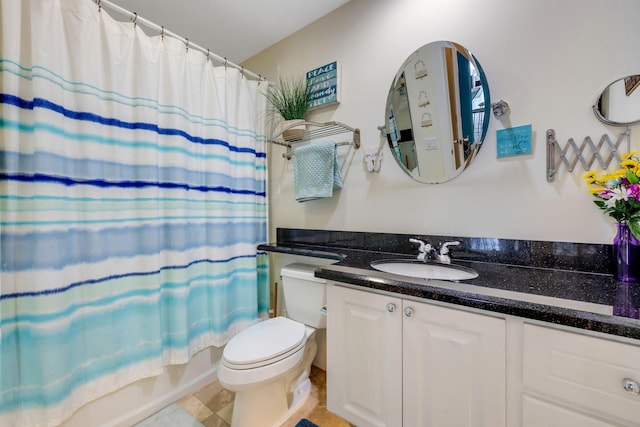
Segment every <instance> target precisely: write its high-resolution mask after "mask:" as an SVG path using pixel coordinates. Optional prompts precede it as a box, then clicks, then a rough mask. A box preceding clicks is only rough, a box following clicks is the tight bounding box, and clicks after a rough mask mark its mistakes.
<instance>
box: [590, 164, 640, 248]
mask: <svg viewBox="0 0 640 427" xmlns="http://www.w3.org/2000/svg"><path fill="white" fill-rule="evenodd" d="M620 158H621V161H620V169H618V170H616V171H614V172H611V173H607V174H603V175H601V176H598V174H597V172H596V171H590V172H588V173H587V174H585V175H584V179H585V180H586V183H587V186H589V187H590V190H589V191H590V192H591V194H593V195H594V196H595V198H596V199H595V200H594V202H595V204H596V206H598V207H599V208H600V209H602V210H603V211H604V213H606V214H607V215H609V216H611V217H612V218H613V219H615V220H616V221H617V222H619V223H626V224H627V225H628V226H629V229H630V230H631V233H633V235H634V236H635V237H636V238H637V239H640V176H639V175H638V174H639V173H640V159H639V158H638V152H637V151H632V152H630V153H627V154H623V155H622V156H620Z"/></svg>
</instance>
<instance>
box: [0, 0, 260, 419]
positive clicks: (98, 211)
mask: <svg viewBox="0 0 640 427" xmlns="http://www.w3.org/2000/svg"><path fill="white" fill-rule="evenodd" d="M1 1H2V2H1V8H0V19H1V23H0V25H1V40H0V78H1V80H0V215H1V218H0V261H1V270H0V274H1V275H0V347H1V358H0V387H1V388H0V425H1V426H3V427H4V426H53V425H56V424H59V423H61V422H62V421H63V420H64V419H66V418H68V417H69V416H70V415H71V414H72V413H73V412H74V411H75V410H77V409H78V408H79V407H80V406H82V405H83V404H85V403H87V402H88V401H90V400H92V399H95V398H97V397H100V396H103V395H105V394H107V393H109V392H111V391H114V390H117V389H119V388H121V387H123V386H124V385H127V384H129V383H132V382H134V381H136V380H138V379H141V378H145V377H150V376H154V375H157V374H159V373H160V372H161V371H162V370H163V367H164V366H166V365H169V364H182V363H186V362H187V361H188V360H189V359H190V358H191V356H193V355H194V353H196V352H198V351H199V350H202V349H203V348H205V347H208V346H222V345H224V344H225V343H226V342H227V341H228V339H230V337H231V336H233V335H234V334H235V333H237V332H238V331H239V330H241V329H242V328H244V327H246V326H247V325H248V324H250V323H252V322H254V321H256V319H258V318H259V317H261V316H265V315H266V312H267V311H268V289H267V288H268V283H267V265H266V256H265V255H264V254H259V253H257V250H256V245H257V244H258V243H261V242H264V241H265V239H266V230H267V210H266V195H265V188H266V185H265V182H266V161H265V137H264V134H265V132H264V128H265V126H264V123H263V122H264V116H265V114H264V111H265V108H266V106H265V101H264V97H263V96H262V95H261V93H260V90H261V87H260V84H259V83H258V82H256V81H249V80H248V79H246V78H244V77H243V76H242V75H241V73H240V72H239V71H237V70H236V69H232V68H228V69H226V68H225V67H223V66H220V67H215V66H214V65H213V64H212V63H211V62H210V61H208V60H207V58H206V57H205V55H203V54H201V53H200V52H197V51H194V50H189V49H187V48H186V46H185V45H184V44H183V43H182V42H180V41H178V40H175V39H172V38H168V37H164V38H162V37H160V36H159V35H158V36H154V37H149V36H147V35H145V33H144V31H143V30H142V29H141V28H139V27H136V26H135V25H134V24H133V23H131V22H124V23H122V22H117V21H116V20H114V19H113V18H112V17H111V16H110V15H109V14H108V13H107V12H106V11H105V10H102V11H100V10H99V8H98V6H97V5H96V4H94V3H93V2H91V1H90V0H1Z"/></svg>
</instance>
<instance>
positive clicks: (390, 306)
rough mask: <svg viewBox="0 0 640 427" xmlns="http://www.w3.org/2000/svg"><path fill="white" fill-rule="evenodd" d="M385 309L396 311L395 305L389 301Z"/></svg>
mask: <svg viewBox="0 0 640 427" xmlns="http://www.w3.org/2000/svg"><path fill="white" fill-rule="evenodd" d="M387 310H389V313H393V312H394V311H396V305H395V304H394V303H392V302H390V303H389V304H387Z"/></svg>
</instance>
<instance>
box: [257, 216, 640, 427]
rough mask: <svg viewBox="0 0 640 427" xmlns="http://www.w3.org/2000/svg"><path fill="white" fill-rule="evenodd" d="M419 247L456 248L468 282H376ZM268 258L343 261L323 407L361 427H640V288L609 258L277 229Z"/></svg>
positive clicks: (580, 250)
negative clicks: (613, 268) (619, 278)
mask: <svg viewBox="0 0 640 427" xmlns="http://www.w3.org/2000/svg"><path fill="white" fill-rule="evenodd" d="M413 237H418V238H421V239H423V240H425V241H429V242H431V243H432V244H434V245H435V244H438V243H442V242H444V241H450V240H460V241H461V245H460V246H459V247H457V248H453V250H452V256H451V258H452V263H454V264H458V265H462V266H465V267H468V268H472V269H473V270H475V271H477V272H478V277H477V278H474V279H470V280H464V281H459V282H451V281H442V280H425V279H421V278H411V277H405V276H400V275H396V274H391V273H385V272H380V271H377V270H374V269H373V268H371V267H370V264H371V262H373V261H376V260H380V259H390V258H393V259H411V258H415V254H416V246H415V245H413V244H411V243H410V242H408V239H409V238H413ZM260 248H261V249H263V250H265V251H270V252H280V253H288V254H296V255H304V256H310V257H319V258H329V259H334V260H335V261H336V262H335V263H334V264H331V265H326V266H322V267H318V268H317V269H316V271H315V275H316V276H317V277H320V278H323V279H326V280H327V282H328V291H327V292H328V300H327V313H328V314H327V316H328V317H327V322H328V323H327V402H328V408H329V410H331V411H332V412H334V413H336V414H338V415H340V416H341V417H343V418H344V419H346V420H348V421H349V422H351V423H353V424H355V425H357V426H359V427H362V426H393V427H396V426H443V425H456V426H490V427H498V426H510V427H511V426H527V427H528V426H531V427H533V426H536V427H537V426H542V425H562V426H640V385H639V383H638V382H639V381H640V320H638V317H640V316H639V314H638V308H639V307H640V284H637V283H623V282H616V281H615V280H614V279H613V276H612V275H611V274H608V268H609V266H608V261H609V260H610V256H611V254H610V249H611V248H610V247H608V245H589V244H574V243H558V242H532V241H513V240H504V239H472V238H459V239H456V238H453V237H451V236H407V235H397V234H393V235H391V234H383V233H362V232H341V231H319V230H297V229H279V230H278V241H277V242H276V243H274V244H271V245H261V246H260Z"/></svg>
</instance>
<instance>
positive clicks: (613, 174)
mask: <svg viewBox="0 0 640 427" xmlns="http://www.w3.org/2000/svg"><path fill="white" fill-rule="evenodd" d="M626 175H627V170H626V169H618V170H617V171H613V172H611V173H608V174H605V175H602V178H601V179H600V180H601V181H605V182H606V181H615V180H616V179H620V178H622V177H624V176H626Z"/></svg>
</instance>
